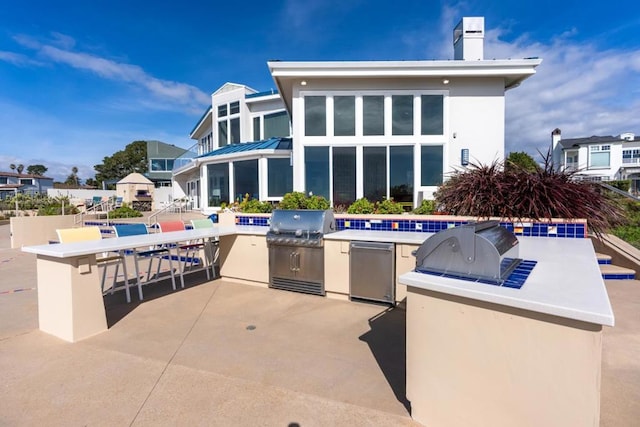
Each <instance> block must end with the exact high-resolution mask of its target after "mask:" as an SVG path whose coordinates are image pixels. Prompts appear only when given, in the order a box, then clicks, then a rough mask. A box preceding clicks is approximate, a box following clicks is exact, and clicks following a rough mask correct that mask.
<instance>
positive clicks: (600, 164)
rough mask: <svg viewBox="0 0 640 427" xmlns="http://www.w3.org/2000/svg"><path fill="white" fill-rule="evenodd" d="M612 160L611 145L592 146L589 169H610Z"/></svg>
mask: <svg viewBox="0 0 640 427" xmlns="http://www.w3.org/2000/svg"><path fill="white" fill-rule="evenodd" d="M610 158H611V146H610V145H592V146H591V147H590V148H589V167H590V168H593V169H600V168H602V169H604V168H608V167H609V164H610Z"/></svg>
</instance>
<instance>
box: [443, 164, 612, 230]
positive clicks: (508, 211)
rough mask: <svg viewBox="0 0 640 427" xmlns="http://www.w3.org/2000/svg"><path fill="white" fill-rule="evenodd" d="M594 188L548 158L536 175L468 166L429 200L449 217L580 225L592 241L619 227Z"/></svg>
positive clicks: (606, 201) (492, 166) (605, 198)
mask: <svg viewBox="0 0 640 427" xmlns="http://www.w3.org/2000/svg"><path fill="white" fill-rule="evenodd" d="M601 190H602V188H601V187H600V186H598V185H597V184H594V183H591V182H587V181H577V180H575V179H574V173H573V172H565V171H559V170H557V169H556V168H555V167H554V165H553V163H552V161H551V155H550V153H548V154H547V155H546V156H544V166H543V167H542V168H540V169H539V170H537V171H527V170H525V169H523V168H520V167H510V168H508V169H507V170H506V171H505V169H504V168H503V165H502V163H500V162H494V163H492V164H490V165H476V164H472V165H471V167H470V168H469V169H468V170H466V171H458V172H455V173H453V175H452V176H451V177H450V179H449V180H448V181H446V182H445V183H444V184H443V185H442V186H441V187H440V188H439V189H438V191H437V193H436V194H435V197H436V202H437V204H438V205H439V206H441V209H442V210H444V211H447V212H448V213H450V214H454V215H466V216H475V217H478V218H485V217H499V218H508V219H517V220H523V219H533V220H537V221H543V220H548V219H551V218H566V219H586V220H587V224H588V226H589V230H590V231H592V232H594V233H595V234H596V235H600V234H602V233H605V232H607V231H608V230H609V229H610V228H612V227H614V226H616V225H618V224H620V223H621V222H622V220H623V215H622V211H621V209H620V207H619V206H618V204H617V203H615V201H614V200H613V199H612V198H610V197H609V196H608V195H607V194H604V193H603V192H602V191H601Z"/></svg>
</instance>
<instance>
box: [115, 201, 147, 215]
mask: <svg viewBox="0 0 640 427" xmlns="http://www.w3.org/2000/svg"><path fill="white" fill-rule="evenodd" d="M141 216H142V214H141V213H140V212H138V211H137V210H135V209H133V208H132V207H130V206H129V205H128V204H126V203H123V204H122V206H120V207H119V208H118V209H114V210H112V211H111V212H109V218H138V217H141Z"/></svg>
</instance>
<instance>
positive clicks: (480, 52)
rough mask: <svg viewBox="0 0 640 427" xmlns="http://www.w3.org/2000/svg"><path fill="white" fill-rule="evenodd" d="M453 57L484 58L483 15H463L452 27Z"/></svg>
mask: <svg viewBox="0 0 640 427" xmlns="http://www.w3.org/2000/svg"><path fill="white" fill-rule="evenodd" d="M453 59H455V60H462V61H479V60H483V59H484V17H482V16H479V17H477V16H476V17H464V18H462V20H460V22H459V23H458V25H456V27H455V28H454V29H453Z"/></svg>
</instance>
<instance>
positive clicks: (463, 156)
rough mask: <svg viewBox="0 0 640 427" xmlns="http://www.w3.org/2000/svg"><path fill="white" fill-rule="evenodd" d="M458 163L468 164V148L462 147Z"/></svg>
mask: <svg viewBox="0 0 640 427" xmlns="http://www.w3.org/2000/svg"><path fill="white" fill-rule="evenodd" d="M460 164H461V165H462V166H467V165H468V164H469V149H468V148H463V149H462V152H461V153H460Z"/></svg>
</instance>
